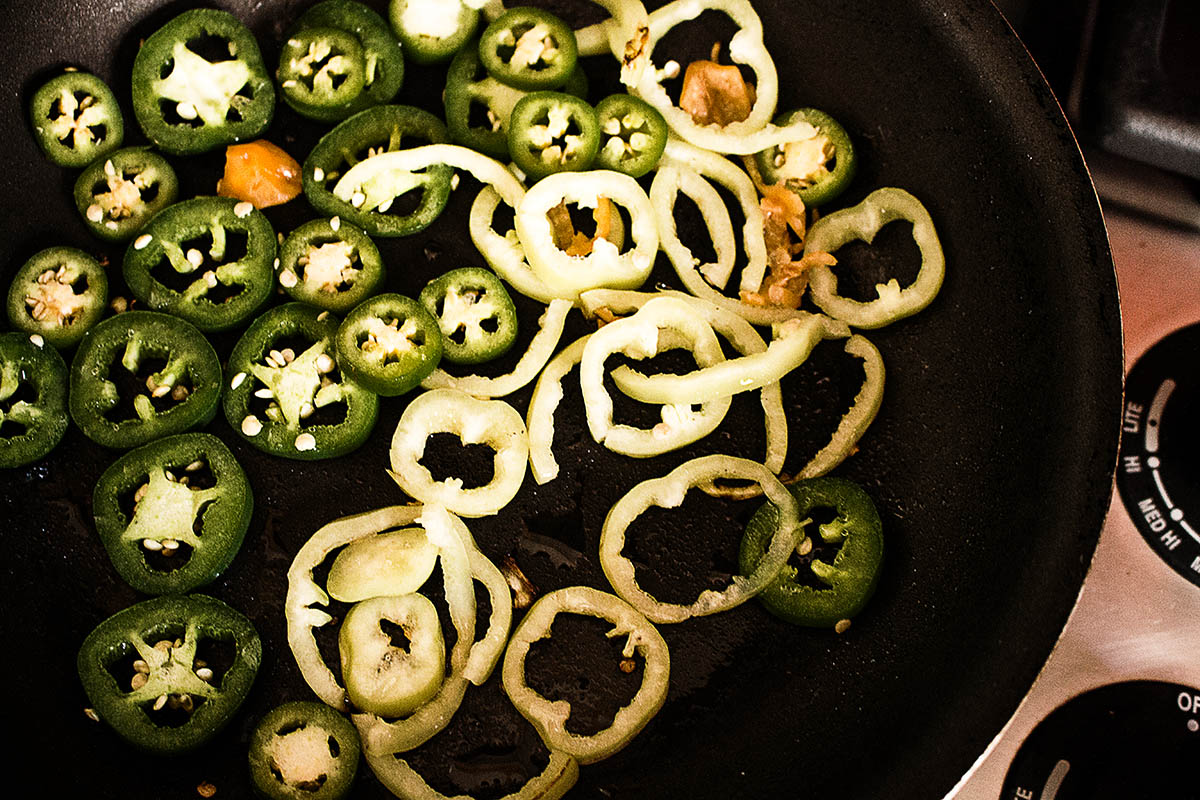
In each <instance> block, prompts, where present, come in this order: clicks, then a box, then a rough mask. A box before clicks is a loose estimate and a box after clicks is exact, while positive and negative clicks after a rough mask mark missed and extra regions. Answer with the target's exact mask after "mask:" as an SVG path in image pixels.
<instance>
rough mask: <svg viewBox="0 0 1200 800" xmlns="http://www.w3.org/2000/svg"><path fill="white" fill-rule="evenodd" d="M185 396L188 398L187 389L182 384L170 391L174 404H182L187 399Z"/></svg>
mask: <svg viewBox="0 0 1200 800" xmlns="http://www.w3.org/2000/svg"><path fill="white" fill-rule="evenodd" d="M187 396H188V388H187V387H186V386H184V385H182V384H180V385H179V386H176V387H175V388H174V389H172V390H171V399H172V400H174V401H175V402H176V403H182V402H183V401H184V400H186V399H187Z"/></svg>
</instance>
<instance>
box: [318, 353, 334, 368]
mask: <svg viewBox="0 0 1200 800" xmlns="http://www.w3.org/2000/svg"><path fill="white" fill-rule="evenodd" d="M335 366H337V365H336V364H335V363H334V360H333V357H332V356H330V355H329V354H328V353H321V355H319V356H317V372H320V373H326V372H333V368H334V367H335Z"/></svg>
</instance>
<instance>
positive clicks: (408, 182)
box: [301, 0, 453, 237]
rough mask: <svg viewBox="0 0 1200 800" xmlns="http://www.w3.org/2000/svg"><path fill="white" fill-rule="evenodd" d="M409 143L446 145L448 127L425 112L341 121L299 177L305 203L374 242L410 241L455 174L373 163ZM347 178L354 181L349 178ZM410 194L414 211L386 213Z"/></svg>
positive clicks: (400, 108)
mask: <svg viewBox="0 0 1200 800" xmlns="http://www.w3.org/2000/svg"><path fill="white" fill-rule="evenodd" d="M328 2H330V0H326V3H328ZM315 8H320V6H316V7H315ZM409 138H412V139H418V140H423V141H427V142H433V143H439V142H445V141H446V140H447V136H446V126H445V125H444V124H443V123H442V121H441V120H439V119H438V118H437V117H435V116H434V115H433V114H430V113H429V112H428V111H425V110H423V109H420V108H416V107H414V106H404V105H389V106H378V107H376V108H369V109H367V110H365V111H361V112H359V113H357V114H355V115H354V116H352V117H349V118H348V119H345V120H343V121H342V122H341V123H339V124H338V126H337V127H336V128H334V129H333V130H331V131H330V132H329V133H327V134H325V135H324V136H322V137H321V139H320V141H318V142H317V144H316V146H315V147H314V148H313V149H312V152H311V153H309V154H308V158H306V159H304V166H303V168H302V170H301V172H302V178H303V184H304V195H305V196H306V197H307V198H308V202H310V203H311V204H312V206H313V208H315V209H317V210H318V211H320V212H322V213H324V214H328V215H330V216H337V217H338V218H339V219H343V220H349V221H350V222H353V223H354V224H355V225H357V226H358V227H360V228H362V229H363V230H365V231H366V232H367V233H369V234H371V235H373V236H386V237H393V236H408V235H410V234H413V233H418V232H419V231H422V230H424V229H425V228H427V227H429V225H431V224H432V223H433V221H434V220H435V219H437V218H438V215H440V214H441V213H442V209H444V208H445V207H446V202H447V200H449V198H450V176H451V175H452V174H453V170H452V169H450V168H449V167H444V166H441V165H440V164H438V163H437V162H433V163H426V164H422V165H420V166H417V167H409V168H407V169H399V170H389V169H383V168H382V167H383V164H381V163H380V162H379V161H378V160H377V159H381V158H385V157H386V156H387V155H389V154H391V153H392V152H394V151H397V150H399V149H400V148H401V147H403V146H404V142H405V140H406V139H409ZM384 163H387V162H386V161H385V162H384ZM420 169H424V170H425V171H424V172H418V171H417V170H420ZM350 173H353V174H354V177H350V178H348V177H347V176H348V175H349V174H350ZM331 184H332V188H331ZM413 190H419V191H420V192H421V199H420V202H419V203H418V205H417V207H416V208H415V209H414V210H413V211H411V212H410V213H408V214H404V215H397V214H392V213H388V212H389V210H390V209H391V207H392V204H393V203H394V202H395V200H396V198H398V197H401V196H402V195H405V194H407V193H408V192H410V191H413Z"/></svg>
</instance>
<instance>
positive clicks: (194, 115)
mask: <svg viewBox="0 0 1200 800" xmlns="http://www.w3.org/2000/svg"><path fill="white" fill-rule="evenodd" d="M204 37H219V38H221V39H224V40H225V41H226V43H227V52H229V54H230V58H229V59H228V60H224V61H215V62H213V61H209V60H208V59H206V58H204V57H203V56H201V55H199V54H197V53H196V52H195V51H194V50H192V49H191V48H190V47H188V42H189V41H193V40H197V39H201V38H204ZM164 73H165V74H164ZM132 82H133V97H134V103H133V111H134V116H135V117H136V118H137V121H138V125H139V126H141V129H142V132H143V133H145V134H146V138H148V139H149V140H150V141H152V142H154V144H156V145H157V146H158V148H159V149H160V150H162V151H163V152H166V153H169V154H171V155H194V154H197V153H204V152H207V151H209V150H213V149H214V148H217V147H220V146H222V145H227V144H232V143H233V142H241V141H246V140H247V139H253V138H254V137H256V136H258V135H259V134H261V133H262V132H263V131H265V130H266V129H267V127H268V126H269V125H270V124H271V118H272V116H273V115H274V113H275V87H274V85H273V84H272V82H271V77H270V75H269V74H268V72H267V68H266V65H264V64H263V60H262V53H261V52H260V51H259V49H258V42H257V41H256V40H255V38H254V34H253V33H251V32H250V30H249V29H248V28H247V27H246V26H245V25H243V24H242V22H241V21H240V20H239V19H238V18H237V17H235V16H233V15H232V14H230V13H229V12H227V11H221V10H219V9H215V8H194V9H191V10H188V11H184V12H183V13H182V14H180V15H179V16H177V17H175V18H174V19H172V20H171V21H170V22H168V23H167V24H166V25H163V26H162V27H161V28H159V29H158V30H157V31H155V32H154V33H152V34H151V35H150V36H149V37H147V38H146V40H145V42H143V43H142V46H141V47H140V48H139V49H138V51H137V55H136V56H135V57H134V61H133V77H132ZM172 104H173V105H172ZM168 106H169V107H170V109H171V113H168V110H167V107H168ZM176 120H178V121H176Z"/></svg>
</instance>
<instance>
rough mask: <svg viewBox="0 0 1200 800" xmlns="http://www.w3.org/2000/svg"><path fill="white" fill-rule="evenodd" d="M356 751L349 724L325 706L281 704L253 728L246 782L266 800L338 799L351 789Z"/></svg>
mask: <svg viewBox="0 0 1200 800" xmlns="http://www.w3.org/2000/svg"><path fill="white" fill-rule="evenodd" d="M361 750H362V748H361V746H360V745H359V743H358V732H357V731H355V730H354V726H353V725H351V724H350V721H349V720H347V719H346V718H345V717H343V716H342V715H341V714H339V713H338V712H336V711H334V710H333V709H332V708H330V707H329V706H327V705H325V704H324V703H317V702H312V701H296V702H292V703H284V704H283V705H281V706H276V707H275V708H273V709H271V710H270V711H268V712H267V713H266V714H264V715H263V717H262V719H260V720H259V721H258V724H257V725H255V726H254V733H252V734H251V736H250V747H249V762H250V780H251V781H252V782H253V784H254V788H255V789H256V790H257V791H258V792H259V794H261V795H262V796H264V797H266V798H267V799H268V800H340V799H341V798H343V797H345V796H346V795H347V794H348V793H349V792H350V789H351V787H352V786H353V785H354V775H355V773H356V772H357V771H358V761H359V757H360V752H361ZM314 786H316V788H312V787H314Z"/></svg>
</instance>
